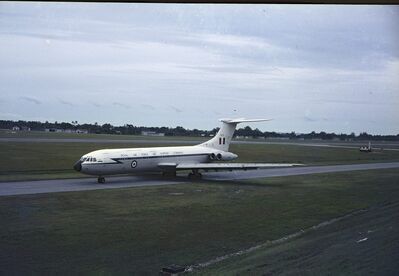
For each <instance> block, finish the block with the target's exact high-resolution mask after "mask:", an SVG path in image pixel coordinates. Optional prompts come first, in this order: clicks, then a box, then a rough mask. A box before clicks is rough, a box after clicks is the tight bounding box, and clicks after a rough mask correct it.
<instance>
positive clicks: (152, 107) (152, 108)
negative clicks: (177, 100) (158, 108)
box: [141, 104, 155, 110]
mask: <svg viewBox="0 0 399 276" xmlns="http://www.w3.org/2000/svg"><path fill="white" fill-rule="evenodd" d="M141 106H142V107H144V108H146V109H150V110H155V107H154V106H153V105H150V104H141Z"/></svg>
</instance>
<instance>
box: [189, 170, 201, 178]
mask: <svg viewBox="0 0 399 276" xmlns="http://www.w3.org/2000/svg"><path fill="white" fill-rule="evenodd" d="M188 179H190V180H200V179H202V174H201V173H200V172H198V170H193V171H192V172H190V173H189V174H188Z"/></svg>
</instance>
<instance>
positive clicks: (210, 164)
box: [73, 119, 301, 183]
mask: <svg viewBox="0 0 399 276" xmlns="http://www.w3.org/2000/svg"><path fill="white" fill-rule="evenodd" d="M220 121H221V122H222V127H221V128H220V130H219V131H218V133H217V134H216V135H215V136H214V137H213V138H212V139H210V140H209V141H206V142H204V143H202V144H199V145H195V146H180V147H151V148H123V149H102V150H96V151H93V152H90V153H88V154H85V155H83V156H82V157H81V158H80V159H79V160H78V161H77V162H76V163H75V165H74V166H73V168H74V169H75V170H77V171H80V172H82V173H84V174H88V175H94V176H97V177H98V183H104V182H105V178H104V176H107V175H115V174H138V173H145V172H161V173H162V174H163V175H172V176H175V175H176V171H178V170H189V171H191V172H190V173H189V175H188V177H189V178H190V179H194V178H201V173H200V172H199V171H200V170H205V171H208V170H230V171H231V170H250V169H260V168H274V167H290V166H297V165H301V164H285V163H283V164H278V163H222V162H220V161H231V160H234V159H236V158H237V157H238V156H237V155H236V154H234V153H232V152H229V151H228V150H229V145H230V142H231V139H232V138H233V134H234V131H235V128H236V126H237V124H238V123H244V122H262V121H268V120H267V119H221V120H220Z"/></svg>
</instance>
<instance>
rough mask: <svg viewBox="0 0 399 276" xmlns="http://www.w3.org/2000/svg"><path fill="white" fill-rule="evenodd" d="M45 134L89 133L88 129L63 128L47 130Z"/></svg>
mask: <svg viewBox="0 0 399 276" xmlns="http://www.w3.org/2000/svg"><path fill="white" fill-rule="evenodd" d="M44 131H45V132H57V133H83V134H87V133H89V131H88V130H87V129H76V130H75V129H69V128H67V129H61V128H46V129H44Z"/></svg>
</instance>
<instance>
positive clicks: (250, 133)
mask: <svg viewBox="0 0 399 276" xmlns="http://www.w3.org/2000/svg"><path fill="white" fill-rule="evenodd" d="M15 126H18V127H20V128H24V127H25V128H27V127H28V128H30V129H31V130H36V131H44V130H45V129H49V130H50V129H52V130H55V129H62V130H67V129H70V130H78V129H80V130H87V131H88V132H89V133H97V134H121V135H140V134H141V133H142V131H153V132H156V133H164V134H165V136H197V137H200V136H212V135H215V134H216V132H217V131H218V130H219V128H214V129H212V130H199V129H186V128H183V127H181V126H177V127H174V128H170V127H145V126H134V125H132V124H125V125H123V126H113V125H111V124H109V123H106V124H102V125H100V124H98V123H94V124H87V123H83V124H79V123H78V121H72V122H71V123H67V122H57V121H55V122H54V123H52V122H48V121H46V122H44V123H43V122H38V121H23V120H19V121H12V120H0V129H12V128H13V127H15ZM234 136H236V137H237V136H238V137H252V138H259V137H265V138H279V139H306V140H308V139H321V140H333V139H334V140H342V141H345V140H385V141H399V134H397V135H372V134H368V133H367V132H362V133H360V134H359V135H356V134H355V133H353V132H352V133H351V134H345V133H339V134H337V133H326V132H324V131H321V132H315V131H312V132H310V133H295V132H290V133H278V132H274V131H272V132H269V131H264V132H262V131H260V130H259V129H258V128H255V129H252V128H251V127H249V126H247V127H245V128H239V129H237V130H236V132H235V133H234Z"/></svg>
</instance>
